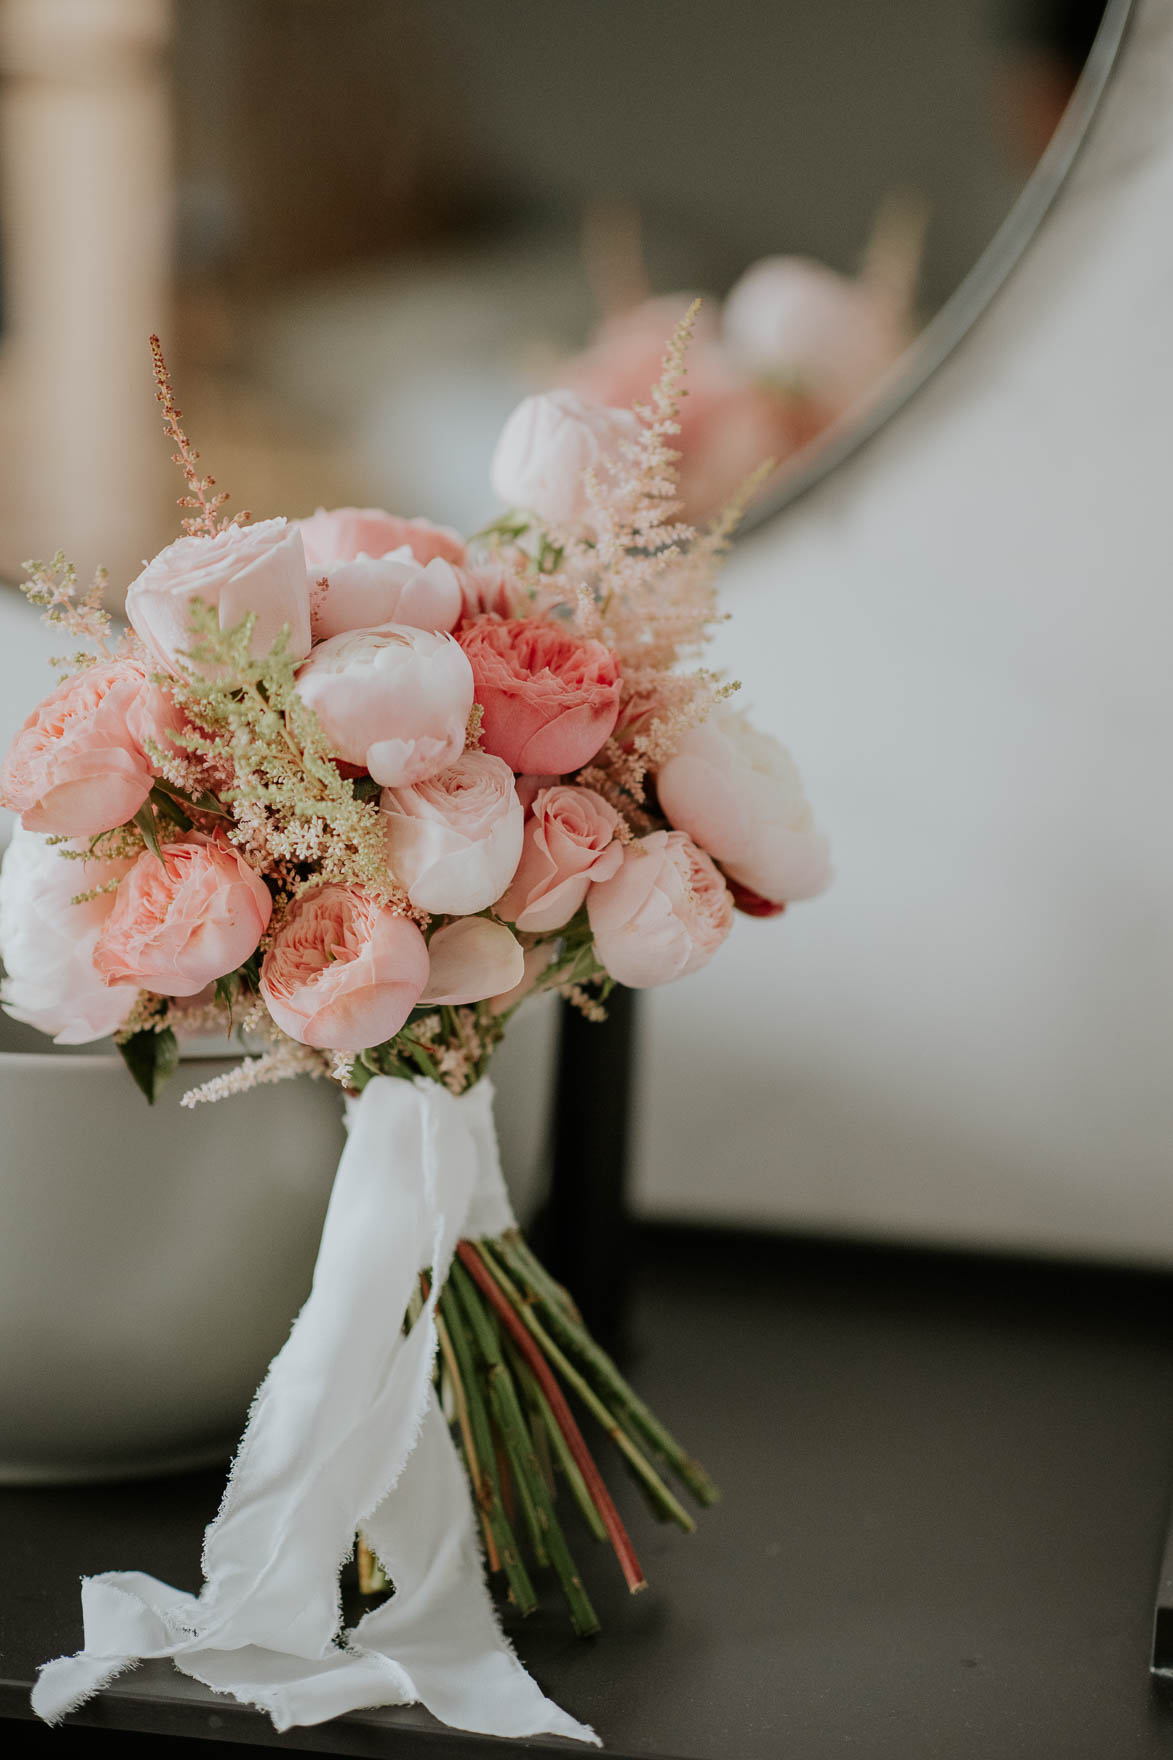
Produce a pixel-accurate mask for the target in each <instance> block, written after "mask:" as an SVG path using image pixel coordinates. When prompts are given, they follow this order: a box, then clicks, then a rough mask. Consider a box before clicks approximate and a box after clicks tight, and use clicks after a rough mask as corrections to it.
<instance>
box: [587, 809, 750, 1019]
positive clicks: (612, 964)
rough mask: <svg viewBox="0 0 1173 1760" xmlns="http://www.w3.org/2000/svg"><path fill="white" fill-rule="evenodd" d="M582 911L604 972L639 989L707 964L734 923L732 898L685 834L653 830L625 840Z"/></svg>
mask: <svg viewBox="0 0 1173 1760" xmlns="http://www.w3.org/2000/svg"><path fill="white" fill-rule="evenodd" d="M587 915H588V917H589V919H590V925H591V930H592V932H593V934H594V937H595V951H596V953H597V954H598V956H599V959H600V960H601V962H602V964H603V965H604V966H605V967H606V969H607V971H608V972H609V973H610V975H611V976H612V977H613V978H614V979H615V980H616V982H617V983H619V984H627V985H629V986H630V987H631V988H632V989H633V990H644V989H647V988H649V987H650V986H651V985H653V984H668V983H671V982H672V980H673V979H674V978H686V977H688V975H689V974H690V973H691V972H697V971H699V970H700V968H701V967H702V966H703V965H707V964H708V962H709V960H710V959H712V957H713V955H714V954H715V953H716V951H717V949H718V947H720V945H721V943H722V942H723V941H724V939H725V937H726V936H727V935H728V933H729V931H730V929H731V928H732V927H733V900H732V898H731V897H730V894H729V888H728V887H727V886H726V884H725V882H724V880H722V878H721V875H720V873H719V872H718V870H717V868H716V867H715V866H714V865H713V863H712V862H711V861H710V859H709V857H708V856H707V855H706V854H705V853H704V851H703V850H701V849H698V848H697V846H696V844H695V843H693V841H692V839H691V838H690V837H686V836H685V835H684V833H683V832H682V831H653V832H651V834H650V835H649V836H647V837H641V838H640V839H639V840H638V842H636V843H633V844H628V845H627V847H626V848H625V849H624V851H623V860H622V863H621V865H620V867H619V870H618V872H617V873H616V874H614V875H613V876H612V878H611V879H610V880H604V881H602V882H600V884H599V885H597V886H592V887H591V889H590V892H589V893H588V894H587Z"/></svg>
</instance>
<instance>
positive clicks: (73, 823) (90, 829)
mask: <svg viewBox="0 0 1173 1760" xmlns="http://www.w3.org/2000/svg"><path fill="white" fill-rule="evenodd" d="M182 721H183V717H182V715H181V714H180V711H179V710H178V709H177V708H176V706H175V704H174V703H173V702H172V701H171V699H170V697H168V696H167V695H166V693H165V692H164V691H162V690H160V689H159V687H158V685H154V684H152V683H151V682H150V680H149V679H148V678H147V675H146V672H145V671H144V669H143V668H142V667H141V666H140V665H139V664H138V663H137V661H134V660H103V661H99V662H98V663H97V664H96V665H94V666H91V667H89V668H88V669H87V670H86V671H85V672H79V673H78V674H77V675H76V676H75V677H73V678H67V679H66V680H65V681H64V683H62V684H59V685H58V686H57V689H56V690H55V691H54V692H53V693H52V694H51V695H50V696H48V697H46V699H45V701H44V702H43V703H42V704H41V705H40V706H39V708H36V709H34V710H33V712H32V714H31V715H30V716H29V718H28V720H27V721H26V722H25V724H24V726H23V727H22V728H21V730H20V732H19V733H18V734H17V736H16V738H15V739H14V740H13V742H12V744H11V746H10V747H9V749H8V756H7V758H6V759H5V761H4V769H3V774H2V775H0V801H2V803H3V805H4V806H6V807H10V808H12V809H13V810H14V811H15V812H18V813H19V814H20V816H21V823H22V824H23V825H25V827H26V828H27V829H28V830H30V831H43V832H45V833H47V834H49V835H51V836H57V837H93V836H96V835H97V833H98V832H100V831H111V830H113V828H114V827H115V826H116V825H124V824H125V823H126V821H127V820H128V819H133V818H134V815H135V814H136V813H137V812H138V810H139V808H140V807H141V806H142V804H143V802H144V801H145V800H146V798H147V796H148V795H149V794H150V792H151V784H152V782H153V781H154V776H155V765H154V763H153V761H152V760H151V758H150V757H148V755H147V752H146V750H145V746H146V742H147V741H148V740H154V741H155V742H157V743H158V744H159V745H160V746H162V747H164V748H166V746H167V744H168V735H169V734H171V733H174V732H175V731H176V730H177V729H178V728H179V727H180V726H181V725H182Z"/></svg>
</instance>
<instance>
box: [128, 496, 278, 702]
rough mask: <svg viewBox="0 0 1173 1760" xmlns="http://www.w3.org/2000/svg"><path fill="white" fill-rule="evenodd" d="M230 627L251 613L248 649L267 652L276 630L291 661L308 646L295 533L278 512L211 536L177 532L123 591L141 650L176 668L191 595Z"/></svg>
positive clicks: (187, 642)
mask: <svg viewBox="0 0 1173 1760" xmlns="http://www.w3.org/2000/svg"><path fill="white" fill-rule="evenodd" d="M195 599H200V600H202V601H203V603H204V604H205V605H210V606H211V607H212V609H213V610H214V611H215V612H216V613H217V615H218V617H219V622H220V628H221V629H232V628H233V627H234V626H235V625H236V624H238V623H241V622H243V620H244V618H245V617H246V616H247V615H248V614H249V613H250V612H251V613H252V614H253V616H254V617H255V619H256V622H255V623H254V625H253V633H252V643H251V649H252V652H253V654H254V655H256V656H257V657H258V658H259V657H261V656H263V655H265V654H267V653H268V652H269V649H270V648H271V647H272V646H273V644H274V642H275V641H276V640H277V637H278V636H279V635H280V633H281V631H282V629H284V628H288V631H289V653H290V654H292V655H293V657H294V659H295V660H300V659H301V657H302V655H303V654H308V653H309V651H310V587H309V578H308V576H307V574H306V564H305V552H304V551H303V549H302V545H301V538H300V537H299V535H298V533H297V532H296V531H295V530H294V528H293V527H292V526H291V525H289V523H288V522H287V521H286V520H283V519H263V520H260V521H258V523H257V524H256V525H253V526H249V525H243V526H229V527H228V528H227V530H225V531H223V532H220V533H218V534H217V536H216V537H214V538H202V537H196V538H178V539H177V540H176V542H175V543H174V544H168V546H167V548H166V549H165V550H160V552H159V554H158V555H157V556H156V557H155V558H154V560H153V561H152V562H149V563H148V564H147V566H146V568H145V569H144V570H143V572H142V574H140V575H139V577H138V579H137V580H136V581H132V583H131V585H130V587H129V588H128V589H127V594H126V615H127V617H128V618H129V619H130V621H131V624H132V625H133V626H134V629H135V632H136V634H137V635H138V636H139V637H140V639H141V640H142V642H143V643H144V645H145V647H146V648H147V650H148V652H149V653H150V654H151V655H152V656H153V658H154V659H155V660H156V661H157V662H158V664H159V665H160V666H161V667H162V668H163V669H164V670H165V671H167V672H177V671H178V670H179V667H180V665H181V664H182V656H183V655H184V654H185V653H186V652H187V650H188V649H189V648H190V647H191V645H192V640H193V637H192V632H191V607H192V601H193V600H195Z"/></svg>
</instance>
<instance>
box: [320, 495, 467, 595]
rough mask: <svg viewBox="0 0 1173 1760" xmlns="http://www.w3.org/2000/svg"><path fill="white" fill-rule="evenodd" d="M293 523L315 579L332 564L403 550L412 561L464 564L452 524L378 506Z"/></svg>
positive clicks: (323, 511) (324, 512) (325, 512)
mask: <svg viewBox="0 0 1173 1760" xmlns="http://www.w3.org/2000/svg"><path fill="white" fill-rule="evenodd" d="M292 523H293V525H294V526H295V527H296V529H297V531H298V532H299V533H300V534H301V541H302V544H303V545H304V547H305V559H306V562H307V563H308V565H309V568H310V572H311V574H313V575H314V578H315V579H316V578H317V576H318V575H320V574H323V573H325V572H327V571H328V569H329V567H330V564H331V563H333V562H353V560H354V559H355V557H356V556H386V555H387V553H388V551H390V550H402V549H404V548H407V549H408V550H410V551H411V553H412V555H413V556H414V557H415V559H416V561H417V562H425V563H426V562H431V561H432V560H433V558H434V557H437V556H438V557H439V558H440V560H441V561H442V562H451V563H455V564H456V565H457V566H459V565H460V564H461V563H462V562H463V561H464V539H463V538H462V537H461V536H460V533H459V532H454V531H453V530H452V527H451V526H434V525H433V524H432V522H431V520H430V519H401V518H400V517H399V515H398V514H395V513H384V512H383V511H382V509H381V508H378V507H331V508H325V507H319V508H318V511H317V512H316V513H314V514H312V515H311V516H310V518H309V519H295V520H294V521H293V522H292Z"/></svg>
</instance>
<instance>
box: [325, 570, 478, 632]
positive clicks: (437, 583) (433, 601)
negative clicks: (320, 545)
mask: <svg viewBox="0 0 1173 1760" xmlns="http://www.w3.org/2000/svg"><path fill="white" fill-rule="evenodd" d="M464 572H465V571H464V570H463V569H456V568H453V566H452V564H451V563H450V562H445V561H444V560H443V558H442V557H439V556H437V557H434V558H433V559H432V561H431V562H428V563H422V562H417V561H416V559H415V557H414V556H413V555H412V553H411V551H410V550H408V549H407V548H406V547H405V548H403V549H402V550H392V551H390V552H389V553H388V554H387V555H386V556H356V557H354V558H353V559H352V560H351V561H349V562H331V563H329V564H327V565H326V567H325V568H323V569H322V570H321V571H320V573H321V576H322V578H324V579H325V582H326V588H325V592H324V593H323V594H321V595H320V596H316V597H315V598H314V612H313V628H314V640H315V641H316V642H317V641H329V639H330V637H331V636H340V635H345V633H346V632H347V630H352V629H374V628H375V627H376V626H377V625H380V624H384V623H402V624H409V625H410V626H411V628H412V629H432V630H450V629H455V627H456V625H457V623H459V621H460V619H461V617H462V616H463V614H464V603H465V595H464V588H463V584H462V580H461V577H462V576H463V574H464ZM312 575H313V571H312V570H311V576H312Z"/></svg>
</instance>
